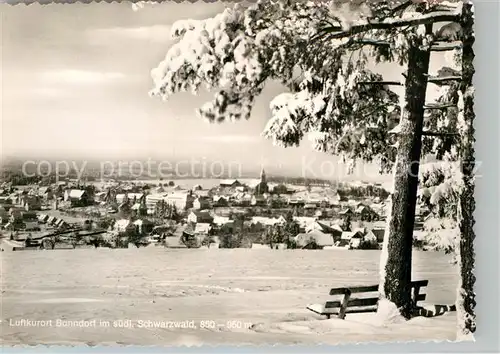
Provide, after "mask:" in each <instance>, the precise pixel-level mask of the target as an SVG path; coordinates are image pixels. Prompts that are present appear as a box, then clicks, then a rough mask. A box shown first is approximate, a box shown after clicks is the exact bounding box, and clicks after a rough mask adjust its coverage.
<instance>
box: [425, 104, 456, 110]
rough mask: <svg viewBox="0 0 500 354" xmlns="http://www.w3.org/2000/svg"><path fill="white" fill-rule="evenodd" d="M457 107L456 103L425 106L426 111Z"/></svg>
mask: <svg viewBox="0 0 500 354" xmlns="http://www.w3.org/2000/svg"><path fill="white" fill-rule="evenodd" d="M456 106H457V105H456V104H454V103H428V104H426V105H425V106H424V109H444V108H451V107H456Z"/></svg>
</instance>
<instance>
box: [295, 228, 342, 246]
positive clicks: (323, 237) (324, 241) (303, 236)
mask: <svg viewBox="0 0 500 354" xmlns="http://www.w3.org/2000/svg"><path fill="white" fill-rule="evenodd" d="M311 240H314V242H315V243H316V244H317V245H318V246H333V237H332V236H331V235H329V234H325V233H323V232H320V231H312V232H308V233H300V234H298V235H297V236H295V242H296V243H297V245H299V246H306V245H307V244H308V243H309V242H310V241H311Z"/></svg>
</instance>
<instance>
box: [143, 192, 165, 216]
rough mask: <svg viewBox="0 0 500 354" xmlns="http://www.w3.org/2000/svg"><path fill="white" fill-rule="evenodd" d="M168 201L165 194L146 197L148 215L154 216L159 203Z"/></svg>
mask: <svg viewBox="0 0 500 354" xmlns="http://www.w3.org/2000/svg"><path fill="white" fill-rule="evenodd" d="M166 200H167V196H166V194H165V193H164V194H148V195H146V208H147V211H148V214H154V212H155V210H156V206H157V205H158V203H159V202H165V203H166Z"/></svg>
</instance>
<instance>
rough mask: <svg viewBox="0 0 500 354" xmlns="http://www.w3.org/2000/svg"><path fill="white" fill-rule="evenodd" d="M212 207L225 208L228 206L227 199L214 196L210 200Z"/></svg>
mask: <svg viewBox="0 0 500 354" xmlns="http://www.w3.org/2000/svg"><path fill="white" fill-rule="evenodd" d="M212 201H213V206H214V207H225V206H228V204H229V203H228V198H226V197H225V196H222V195H214V196H213V198H212Z"/></svg>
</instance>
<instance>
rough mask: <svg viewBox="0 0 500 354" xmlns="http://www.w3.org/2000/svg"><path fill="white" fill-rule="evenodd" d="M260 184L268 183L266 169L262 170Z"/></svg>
mask: <svg viewBox="0 0 500 354" xmlns="http://www.w3.org/2000/svg"><path fill="white" fill-rule="evenodd" d="M260 183H267V180H266V171H264V167H262V170H261V171H260Z"/></svg>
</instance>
